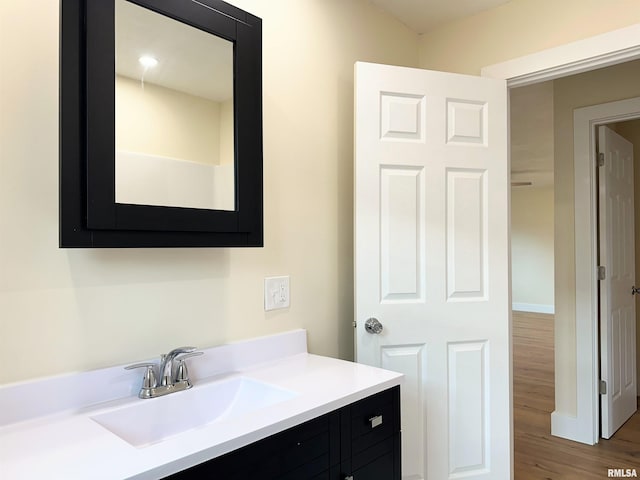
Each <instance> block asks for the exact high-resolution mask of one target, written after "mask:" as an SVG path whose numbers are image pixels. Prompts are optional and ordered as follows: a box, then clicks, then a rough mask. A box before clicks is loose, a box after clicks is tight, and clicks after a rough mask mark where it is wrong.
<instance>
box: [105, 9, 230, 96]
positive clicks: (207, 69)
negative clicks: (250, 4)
mask: <svg viewBox="0 0 640 480" xmlns="http://www.w3.org/2000/svg"><path fill="white" fill-rule="evenodd" d="M115 6H116V8H115V16H116V17H115V18H116V22H115V31H116V32H115V33H116V73H117V74H118V75H123V76H125V77H129V78H132V79H135V80H142V79H143V78H144V81H145V82H148V83H153V84H155V85H160V86H163V87H166V88H170V89H172V90H177V91H179V92H184V93H188V94H191V95H195V96H198V97H203V98H207V99H209V100H213V101H216V102H224V101H226V100H228V99H230V98H231V97H232V95H233V43H231V42H230V41H228V40H224V39H222V38H219V37H216V36H215V35H210V34H209V33H206V32H204V31H202V30H199V29H197V28H194V27H191V26H189V25H186V24H184V23H180V22H178V21H176V20H173V19H171V18H169V17H165V16H164V15H160V14H158V13H155V12H153V11H151V10H148V9H146V8H142V7H139V6H137V5H135V4H133V3H130V2H125V1H123V0H118V1H116V3H115ZM143 55H149V56H152V57H154V58H156V59H157V60H158V65H157V66H155V67H153V68H149V69H145V68H144V67H143V66H141V65H140V63H139V62H138V59H139V58H140V57H141V56H143Z"/></svg>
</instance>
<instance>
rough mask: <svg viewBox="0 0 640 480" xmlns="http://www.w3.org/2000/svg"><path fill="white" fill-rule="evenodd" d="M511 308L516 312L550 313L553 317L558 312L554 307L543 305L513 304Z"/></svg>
mask: <svg viewBox="0 0 640 480" xmlns="http://www.w3.org/2000/svg"><path fill="white" fill-rule="evenodd" d="M511 308H512V309H513V310H514V311H516V312H531V313H548V314H550V315H553V314H554V313H555V311H556V309H555V306H554V305H541V304H539V303H515V302H514V303H513V304H512V305H511Z"/></svg>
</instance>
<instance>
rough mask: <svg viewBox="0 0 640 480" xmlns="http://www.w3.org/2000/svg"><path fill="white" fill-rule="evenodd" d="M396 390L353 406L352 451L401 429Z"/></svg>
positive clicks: (360, 449) (369, 445) (362, 448)
mask: <svg viewBox="0 0 640 480" xmlns="http://www.w3.org/2000/svg"><path fill="white" fill-rule="evenodd" d="M395 394H396V390H395V389H391V390H386V391H384V392H381V393H379V394H377V395H373V396H371V397H369V398H365V399H364V400H361V401H359V402H357V403H355V404H354V405H353V406H352V407H351V439H352V442H353V444H352V445H353V446H352V449H353V450H352V452H353V455H356V454H357V453H358V452H360V451H362V450H364V449H366V448H369V447H371V446H372V445H375V444H377V443H379V442H381V441H382V440H384V439H386V438H389V437H390V436H392V435H393V434H394V433H396V432H398V431H399V430H400V428H399V422H398V419H397V413H396V409H397V407H396V399H395Z"/></svg>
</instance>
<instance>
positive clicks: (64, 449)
mask: <svg viewBox="0 0 640 480" xmlns="http://www.w3.org/2000/svg"><path fill="white" fill-rule="evenodd" d="M305 335H306V332H304V331H303V330H296V331H293V332H287V333H285V334H280V335H273V336H270V337H262V338H259V339H254V340H249V341H246V342H238V343H236V344H230V345H225V346H222V347H216V348H213V349H209V350H205V353H206V355H204V356H201V357H197V358H194V359H192V360H190V366H193V367H191V368H190V370H191V378H192V380H193V383H194V387H193V388H192V389H191V390H189V391H188V392H183V393H189V394H191V392H193V393H195V392H196V391H197V389H198V388H199V387H203V386H205V385H207V384H210V383H211V382H215V381H220V380H226V379H230V378H235V377H242V378H247V379H251V380H256V381H258V382H264V383H267V384H270V385H273V386H276V387H279V388H282V389H285V390H290V391H292V392H295V394H296V395H295V396H293V397H292V398H290V399H287V400H284V401H282V402H280V403H276V404H274V405H271V406H267V407H264V408H262V409H259V410H255V411H252V412H250V413H248V414H246V415H243V416H241V417H236V418H233V419H228V420H219V421H216V422H214V423H211V424H208V425H204V426H202V427H198V428H195V429H192V430H188V431H185V432H183V433H180V434H177V435H175V436H173V437H169V438H167V439H165V440H163V441H161V442H158V443H155V444H151V445H148V446H145V447H140V448H136V447H134V446H132V445H131V444H129V443H127V442H126V441H125V440H123V439H121V438H120V437H119V436H117V435H115V434H113V433H111V432H110V431H109V430H107V429H106V428H104V427H102V426H101V425H99V424H98V423H96V422H95V421H94V420H92V419H91V416H94V415H96V414H99V413H101V412H106V411H109V410H112V409H113V408H114V407H115V406H117V407H122V406H125V405H130V404H134V403H138V402H150V401H156V400H155V399H152V400H141V399H139V398H137V396H135V395H136V393H137V389H138V388H139V385H140V380H141V377H142V371H138V372H137V373H136V374H135V376H134V377H132V376H130V375H129V373H127V374H126V375H123V374H122V369H121V367H114V368H111V369H104V370H102V371H96V372H91V373H87V372H85V373H83V374H77V375H75V376H65V377H59V378H52V379H45V380H39V381H34V382H28V383H23V384H17V385H9V386H6V387H2V388H0V411H4V414H3V416H0V425H3V426H1V427H0V476H2V478H6V479H8V480H9V479H11V480H18V479H29V480H35V479H44V478H46V479H64V480H74V479H78V480H87V479H92V480H98V479H126V478H135V479H157V478H162V477H164V476H167V475H170V474H172V473H175V472H178V471H180V470H183V469H185V468H188V467H190V466H193V465H196V464H198V463H201V462H203V461H206V460H208V459H211V458H214V457H217V456H219V455H222V454H224V453H227V452H229V451H232V450H235V449H237V448H239V447H242V446H244V445H248V444H250V443H252V442H255V441H257V440H260V439H262V438H265V437H268V436H270V435H272V434H274V433H277V432H280V431H282V430H285V429H287V428H289V427H292V426H294V425H297V424H299V423H302V422H304V421H307V420H310V419H312V418H315V417H317V416H320V415H323V414H325V413H328V412H331V411H333V410H335V409H338V408H340V407H343V406H345V405H348V404H350V403H352V402H354V401H357V400H360V399H362V398H364V397H367V396H369V395H372V394H374V393H377V392H380V391H382V390H385V389H387V388H390V387H393V386H395V385H398V384H400V381H401V378H402V375H401V374H399V373H395V372H390V371H386V370H381V369H378V368H374V367H369V366H366V365H361V364H356V363H352V362H346V361H343V360H337V359H334V358H328V357H322V356H318V355H312V354H309V353H307V352H306V336H305ZM245 353H246V354H247V355H244V354H245ZM247 356H249V357H251V358H250V359H248V360H247V358H246V357H247ZM207 357H208V358H207ZM205 359H207V360H206V361H205ZM220 364H223V365H222V367H223V371H221V370H220V368H219V367H220ZM78 376H82V380H83V383H79V382H77V377H78ZM91 377H93V378H91ZM123 377H124V380H123ZM105 378H106V379H107V380H106V381H105ZM133 378H137V382H136V381H134V382H133V383H134V385H133V387H130V386H129V385H128V384H129V383H131V381H132V379H133ZM98 379H99V380H100V384H101V385H106V386H108V387H109V388H106V389H105V390H104V392H105V393H104V396H103V398H104V397H105V396H107V398H106V401H105V400H103V401H102V402H101V403H98V402H96V401H95V400H96V398H91V399H90V400H91V401H92V403H89V404H87V403H86V402H87V399H86V398H83V395H82V394H81V393H80V392H79V391H76V392H74V389H78V388H82V389H84V390H87V389H88V385H87V382H91V381H94V380H98ZM125 383H126V385H125V386H124V387H120V391H121V390H122V389H123V388H126V389H127V393H128V394H127V395H120V396H116V397H113V395H114V393H113V391H114V390H115V391H116V392H118V391H119V390H118V387H117V385H116V386H115V387H114V384H125ZM60 384H62V385H65V386H66V387H65V394H66V395H67V396H68V397H69V400H67V401H66V403H65V402H58V404H57V405H56V407H55V408H54V407H51V406H49V407H47V406H46V405H47V403H54V404H55V403H56V402H55V401H53V400H52V402H49V399H53V398H57V397H56V396H55V393H56V392H55V389H56V388H59V385H60ZM69 385H71V386H69ZM70 389H71V390H72V392H71V394H69V390H70ZM97 390H98V391H100V389H97ZM107 391H109V393H106V392H107ZM132 392H135V393H132ZM73 393H76V394H77V395H73ZM181 394H182V393H180V392H179V393H174V394H171V395H181ZM34 395H35V396H36V398H35V399H34V398H33V396H34ZM93 395H94V397H95V395H98V394H95V393H94V394H93ZM24 396H28V397H29V398H23V401H21V397H24ZM63 396H64V395H63ZM108 396H110V397H111V398H108ZM123 397H124V398H123ZM168 397H169V396H167V397H165V398H168ZM74 398H80V400H78V401H77V402H76V403H75V404H74ZM158 400H159V399H158ZM34 404H35V405H36V406H35V407H34ZM40 404H42V406H41V405H40ZM20 405H24V407H21V406H20ZM7 408H9V409H11V410H12V411H11V412H10V413H7V412H6V410H4V409H7ZM19 410H24V411H26V412H27V413H24V412H20V411H19Z"/></svg>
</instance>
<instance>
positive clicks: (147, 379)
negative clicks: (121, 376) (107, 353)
mask: <svg viewBox="0 0 640 480" xmlns="http://www.w3.org/2000/svg"><path fill="white" fill-rule="evenodd" d="M134 368H146V369H147V370H146V371H145V372H144V377H143V380H142V388H156V387H157V386H158V381H157V380H156V364H155V363H134V364H133V365H127V366H126V367H124V369H125V370H133V369H134Z"/></svg>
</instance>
